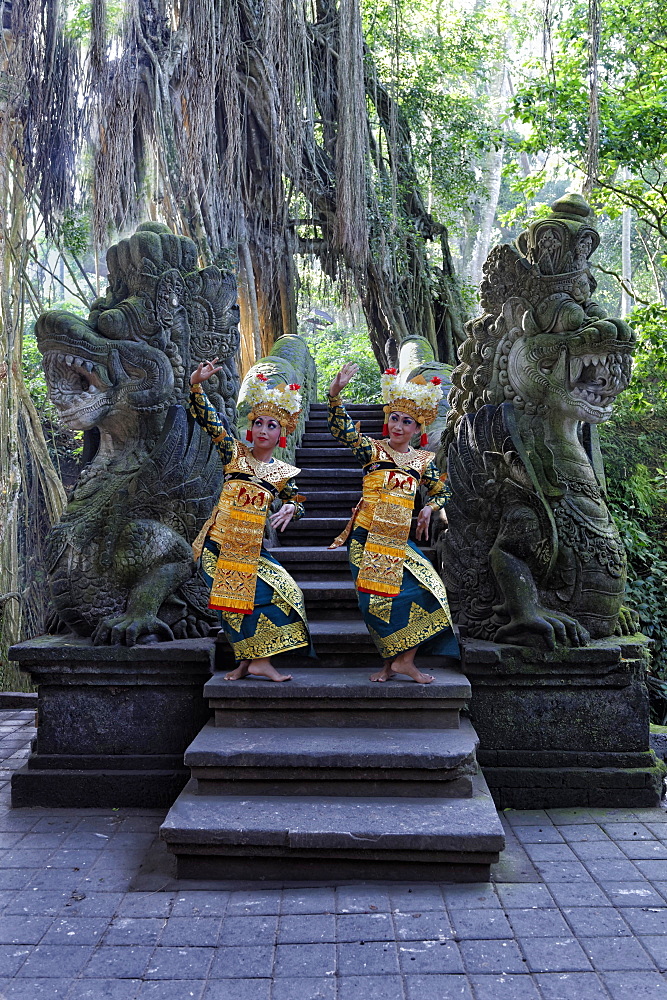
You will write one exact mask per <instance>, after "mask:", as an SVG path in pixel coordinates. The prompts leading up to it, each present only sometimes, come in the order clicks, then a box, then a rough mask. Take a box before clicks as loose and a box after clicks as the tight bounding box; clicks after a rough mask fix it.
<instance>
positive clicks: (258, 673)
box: [225, 657, 292, 681]
mask: <svg viewBox="0 0 667 1000" xmlns="http://www.w3.org/2000/svg"><path fill="white" fill-rule="evenodd" d="M248 674H251V675H252V676H253V677H266V679H267V680H269V681H291V680H292V675H291V674H279V673H278V671H277V670H276V668H275V667H274V665H273V664H272V663H271V660H269V659H268V657H266V658H263V659H261V660H241V662H240V663H239V665H238V667H237V668H236V670H232V671H231V673H229V674H226V675H225V680H226V681H238V680H240V679H241V678H242V677H246V676H247V675H248Z"/></svg>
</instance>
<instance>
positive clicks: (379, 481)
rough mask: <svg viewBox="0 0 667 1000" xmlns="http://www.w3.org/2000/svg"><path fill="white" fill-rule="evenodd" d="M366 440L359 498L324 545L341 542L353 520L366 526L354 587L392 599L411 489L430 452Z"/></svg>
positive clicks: (405, 542) (405, 539)
mask: <svg viewBox="0 0 667 1000" xmlns="http://www.w3.org/2000/svg"><path fill="white" fill-rule="evenodd" d="M369 443H370V445H371V448H372V456H371V462H370V463H369V464H368V465H367V466H366V467H365V468H367V469H368V470H369V471H368V472H367V474H366V475H365V476H364V485H363V497H362V499H361V500H360V501H359V503H358V504H357V506H356V507H355V509H354V510H353V512H352V517H351V518H350V520H349V521H348V523H347V524H346V526H345V528H344V529H343V531H342V532H341V533H340V535H338V537H337V538H336V539H335V540H334V541H333V542H332V544H331V545H330V546H329V548H330V549H335V548H338V546H339V545H342V544H343V543H344V542H345V541H346V540H347V538H348V537H349V535H350V532H351V531H352V529H353V527H354V525H355V523H356V524H359V525H360V526H361V527H362V528H366V530H367V531H368V538H367V539H366V544H365V545H364V554H363V557H362V559H361V563H360V566H359V575H358V577H357V583H356V586H357V590H360V591H362V592H364V593H367V594H378V595H380V596H382V597H396V595H397V594H398V593H400V589H401V584H402V582H403V563H404V561H405V554H406V551H407V546H408V538H409V535H410V523H411V520H412V511H413V508H414V501H415V493H416V490H417V486H418V485H419V480H420V479H421V476H422V475H423V471H424V469H425V468H426V466H427V465H428V463H429V462H430V461H431V460H432V459H433V454H432V453H431V452H427V451H419V452H416V451H414V450H413V449H411V450H410V452H409V453H402V452H396V451H394V449H393V448H391V447H389V446H388V445H387V444H385V443H384V442H381V441H370V442H369ZM388 465H389V466H390V468H387V466H388ZM401 466H403V467H401Z"/></svg>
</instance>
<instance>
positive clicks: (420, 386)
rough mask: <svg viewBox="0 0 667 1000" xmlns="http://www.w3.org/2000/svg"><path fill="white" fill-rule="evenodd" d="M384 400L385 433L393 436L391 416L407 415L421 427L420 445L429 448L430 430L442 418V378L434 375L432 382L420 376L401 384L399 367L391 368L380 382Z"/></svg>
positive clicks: (383, 431)
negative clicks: (439, 407)
mask: <svg viewBox="0 0 667 1000" xmlns="http://www.w3.org/2000/svg"><path fill="white" fill-rule="evenodd" d="M380 385H381V386H382V399H383V400H384V404H385V405H384V407H383V409H384V426H383V428H382V434H383V435H384V436H385V437H386V436H387V435H388V434H389V426H388V424H387V421H388V419H389V414H390V413H407V414H408V415H409V416H411V417H412V419H413V420H415V421H416V422H417V423H418V424H419V425H420V427H421V438H420V442H419V443H420V444H421V447H422V448H425V447H426V444H427V441H428V438H427V436H426V427H427V425H428V424H432V423H433V421H434V420H435V418H436V417H437V415H438V403H439V402H440V400H441V399H442V389H441V388H440V387H441V385H442V379H441V378H438V377H437V375H436V376H434V377H433V378H432V379H431V380H430V381H429V382H427V381H426V379H425V378H424V377H423V376H422V375H417V376H416V377H415V378H413V379H409V380H408V381H407V382H402V383H399V381H398V371H397V369H396V368H387V369H386V370H385V372H384V375H383V376H382V378H381V379H380Z"/></svg>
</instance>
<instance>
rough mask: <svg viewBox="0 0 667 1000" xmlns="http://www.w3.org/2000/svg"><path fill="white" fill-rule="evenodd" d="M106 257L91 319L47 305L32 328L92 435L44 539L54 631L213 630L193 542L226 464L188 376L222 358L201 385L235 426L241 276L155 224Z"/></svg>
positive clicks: (60, 403) (56, 394) (147, 637)
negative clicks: (195, 410)
mask: <svg viewBox="0 0 667 1000" xmlns="http://www.w3.org/2000/svg"><path fill="white" fill-rule="evenodd" d="M107 263H108V269H109V288H108V292H107V295H106V297H104V298H100V299H97V300H96V301H95V302H94V303H93V305H92V307H91V311H90V315H89V317H88V319H87V320H84V319H81V318H80V317H78V316H75V315H73V314H71V313H68V312H64V311H51V312H47V313H44V314H43V315H42V316H41V317H40V318H39V320H38V321H37V326H36V333H37V339H38V344H39V348H40V351H41V352H42V355H43V366H44V372H45V375H46V381H47V384H48V388H49V394H50V397H51V399H52V401H53V403H54V405H55V406H56V408H57V409H58V412H59V414H60V416H61V418H62V420H63V422H64V423H65V424H67V426H69V427H70V428H72V429H75V430H83V431H84V432H85V435H84V437H85V441H84V457H87V458H88V463H87V464H86V465H85V467H84V468H83V470H82V472H81V474H80V477H79V480H78V482H77V484H76V486H75V488H74V491H73V493H72V495H71V497H70V500H69V504H68V506H67V510H66V511H65V514H64V516H63V518H62V520H61V521H60V522H59V523H58V524H56V525H55V526H54V527H53V528H52V529H51V531H50V533H49V536H48V539H47V560H48V566H47V572H48V576H49V583H50V589H51V596H52V600H53V606H54V609H55V611H54V615H53V620H52V622H51V623H50V631H68V630H69V631H70V632H73V633H75V634H76V635H79V636H91V637H92V641H93V643H95V644H98V645H99V644H108V643H111V644H116V643H125V644H127V645H134V644H135V643H137V642H151V641H159V640H170V639H174V638H186V637H196V636H199V635H206V634H207V632H208V629H209V626H210V624H211V623H212V618H211V613H210V612H209V611H208V608H207V603H208V602H207V594H206V588H205V586H204V583H203V581H200V580H199V578H198V576H193V571H194V564H193V562H192V552H191V549H190V543H191V542H192V540H193V539H194V538H195V536H196V535H197V533H198V531H199V529H200V527H201V526H202V524H203V523H204V521H205V520H206V518H207V517H208V515H209V514H210V511H211V508H212V505H213V503H214V501H215V499H216V498H217V496H218V493H219V488H220V484H221V478H222V468H221V465H220V459H219V457H218V455H217V452H216V451H215V448H214V447H213V446H212V444H211V442H210V439H209V438H208V437H207V435H205V434H204V433H203V432H201V431H200V428H199V426H198V425H197V424H196V423H194V422H193V421H192V419H191V418H190V417H189V416H188V414H187V413H186V410H185V409H184V407H183V403H184V402H185V400H186V398H187V394H188V392H189V385H188V373H189V371H190V370H191V369H192V368H193V367H196V365H197V364H198V362H199V361H201V360H203V359H204V358H211V357H215V356H217V357H218V358H220V361H221V363H222V365H223V370H222V371H221V372H220V373H219V374H218V375H217V376H216V377H215V378H212V379H210V380H209V382H208V383H207V392H208V394H209V397H210V399H211V400H212V401H213V403H214V405H215V406H216V407H217V409H218V410H220V411H221V412H222V413H223V414H224V415H225V416H226V418H227V420H228V422H229V423H230V425H232V424H233V422H234V417H235V410H234V399H235V397H236V395H237V393H238V388H239V378H238V374H237V370H236V362H235V355H236V352H237V349H238V343H239V332H238V326H237V324H238V306H237V303H236V283H235V281H234V278H233V277H232V276H231V275H229V274H225V273H223V272H222V271H220V270H219V269H218V268H217V267H214V266H210V267H207V268H204V269H203V270H198V269H197V249H196V246H195V244H194V243H193V242H192V240H190V239H187V238H186V237H183V236H176V235H174V234H173V233H172V232H171V231H170V230H169V229H168V228H167V227H166V226H163V225H161V224H159V223H144V224H143V225H141V226H139V228H138V229H137V231H136V233H135V234H134V235H133V236H131V237H130V238H129V239H124V240H121V241H120V242H119V243H118V244H117V245H116V246H112V247H111V248H110V250H109V252H108V254H107ZM86 452H88V454H87V455H86Z"/></svg>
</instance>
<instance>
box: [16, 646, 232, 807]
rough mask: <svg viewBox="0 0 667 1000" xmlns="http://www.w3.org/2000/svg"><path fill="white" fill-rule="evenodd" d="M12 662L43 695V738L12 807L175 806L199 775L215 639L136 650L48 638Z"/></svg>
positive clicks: (20, 776) (19, 777)
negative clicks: (199, 738) (193, 750)
mask: <svg viewBox="0 0 667 1000" xmlns="http://www.w3.org/2000/svg"><path fill="white" fill-rule="evenodd" d="M10 658H11V659H13V660H16V661H17V662H18V663H19V665H20V667H21V668H22V669H23V670H25V671H26V672H27V673H29V674H30V676H31V678H32V680H33V683H34V684H35V685H37V687H38V707H37V723H38V727H37V737H36V739H35V741H34V743H33V750H32V753H31V755H30V757H29V758H28V761H27V763H26V765H25V766H24V767H22V768H21V769H20V770H19V771H17V772H16V773H15V774H14V777H13V780H12V805H14V806H51V807H54V806H55V807H58V806H65V807H73V806H97V807H104V808H106V807H109V806H111V807H115V806H144V807H149V808H158V807H163V806H169V805H171V803H172V802H173V801H174V799H175V798H176V796H177V795H178V794H179V792H180V791H181V789H182V788H183V786H184V785H185V783H186V781H187V779H188V778H189V776H190V772H189V769H186V768H185V765H184V763H183V753H184V751H185V748H186V747H187V746H188V745H189V744H190V743H191V742H192V740H193V739H194V737H195V736H196V734H197V733H198V732H199V730H200V729H201V728H202V726H203V725H204V724H205V722H206V721H207V719H208V717H209V710H208V707H207V704H206V702H205V700H204V697H203V688H204V684H205V683H206V681H207V680H208V678H209V677H210V675H211V672H212V669H213V659H214V642H213V640H212V639H187V640H180V641H176V642H160V643H155V644H153V645H146V646H134V647H131V648H127V647H125V646H93V645H92V644H91V642H90V641H89V640H87V639H77V638H72V637H69V636H67V637H60V636H40V637H39V638H37V639H31V640H29V641H28V642H23V643H20V644H19V645H17V646H13V647H12V648H11V650H10Z"/></svg>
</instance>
